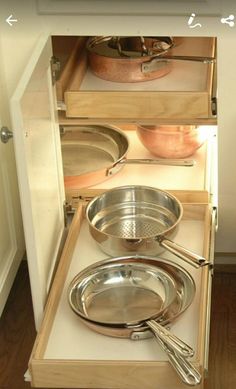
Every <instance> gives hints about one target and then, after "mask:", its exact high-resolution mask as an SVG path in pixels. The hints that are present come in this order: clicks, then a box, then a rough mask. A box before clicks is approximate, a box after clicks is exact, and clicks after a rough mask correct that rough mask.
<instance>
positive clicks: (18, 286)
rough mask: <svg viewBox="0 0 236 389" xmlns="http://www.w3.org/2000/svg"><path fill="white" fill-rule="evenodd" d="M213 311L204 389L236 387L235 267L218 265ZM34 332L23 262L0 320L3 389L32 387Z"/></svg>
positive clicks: (25, 266) (0, 360)
mask: <svg viewBox="0 0 236 389" xmlns="http://www.w3.org/2000/svg"><path fill="white" fill-rule="evenodd" d="M211 311H212V312H211V334H210V354H209V372H208V377H207V378H206V379H205V382H204V389H234V388H236V266H235V267H234V266H233V268H230V267H226V268H223V267H221V268H217V270H216V272H215V274H214V278H213V290H212V310H211ZM35 335H36V332H35V328H34V319H33V310H32V302H31V294H30V286H29V277H28V271H27V263H26V261H23V262H22V264H21V266H20V268H19V271H18V273H17V277H16V279H15V282H14V285H13V288H12V290H11V293H10V296H9V298H8V301H7V304H6V307H5V309H4V312H3V315H2V317H1V319H0V389H29V388H30V384H29V383H28V382H24V373H25V371H26V370H27V365H28V359H29V356H30V353H31V350H32V346H33V343H34V339H35ZM173 389H174V388H173Z"/></svg>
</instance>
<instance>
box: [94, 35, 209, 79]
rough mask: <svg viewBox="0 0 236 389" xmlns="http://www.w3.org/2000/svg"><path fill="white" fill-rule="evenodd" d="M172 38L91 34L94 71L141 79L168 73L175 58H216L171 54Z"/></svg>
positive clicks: (106, 76) (110, 76) (109, 76)
mask: <svg viewBox="0 0 236 389" xmlns="http://www.w3.org/2000/svg"><path fill="white" fill-rule="evenodd" d="M173 46H174V42H173V39H172V38H171V37H156V38H153V37H147V38H144V37H111V36H101V37H91V38H90V39H89V40H88V42H87V51H88V62H89V66H90V68H91V70H92V72H93V73H94V74H95V75H96V76H98V77H100V78H102V79H104V80H108V81H114V82H121V83H122V82H140V81H148V80H153V79H156V78H160V77H163V76H165V75H166V74H168V73H169V72H170V71H171V68H172V64H173V61H177V60H181V61H197V62H202V63H213V62H214V61H215V59H214V58H211V57H197V56H178V55H170V53H169V50H170V49H171V48H172V47H173Z"/></svg>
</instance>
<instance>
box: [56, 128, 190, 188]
mask: <svg viewBox="0 0 236 389" xmlns="http://www.w3.org/2000/svg"><path fill="white" fill-rule="evenodd" d="M65 128H66V130H65V131H64V132H63V131H62V132H61V145H62V159H63V168H64V182H65V187H66V188H67V189H79V188H86V187H89V186H93V185H96V184H98V183H101V182H103V181H105V180H107V179H109V178H111V177H112V176H113V175H114V174H116V173H118V172H119V170H120V169H121V168H122V167H123V166H124V165H126V164H142V165H143V164H148V165H172V166H193V165H194V161H193V160H191V159H168V160H167V159H161V158H160V159H128V158H127V152H128V148H129V141H128V138H127V137H126V135H125V134H124V132H122V131H121V130H119V129H118V128H115V127H112V126H67V127H65Z"/></svg>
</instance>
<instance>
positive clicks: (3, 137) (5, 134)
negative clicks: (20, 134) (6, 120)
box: [0, 127, 13, 143]
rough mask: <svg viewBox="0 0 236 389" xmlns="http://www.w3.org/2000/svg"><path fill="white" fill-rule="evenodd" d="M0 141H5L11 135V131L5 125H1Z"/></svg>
mask: <svg viewBox="0 0 236 389" xmlns="http://www.w3.org/2000/svg"><path fill="white" fill-rule="evenodd" d="M0 135H1V141H2V143H7V142H8V141H9V139H11V138H12V137H13V132H12V131H10V130H9V129H8V128H7V127H2V128H1V131H0Z"/></svg>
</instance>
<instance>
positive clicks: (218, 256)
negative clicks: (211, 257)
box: [215, 252, 236, 265]
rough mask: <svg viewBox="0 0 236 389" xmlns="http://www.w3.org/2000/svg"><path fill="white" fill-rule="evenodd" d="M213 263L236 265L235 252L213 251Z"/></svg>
mask: <svg viewBox="0 0 236 389" xmlns="http://www.w3.org/2000/svg"><path fill="white" fill-rule="evenodd" d="M215 264H216V265H218V264H219V265H236V253H223V252H216V253H215Z"/></svg>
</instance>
